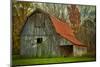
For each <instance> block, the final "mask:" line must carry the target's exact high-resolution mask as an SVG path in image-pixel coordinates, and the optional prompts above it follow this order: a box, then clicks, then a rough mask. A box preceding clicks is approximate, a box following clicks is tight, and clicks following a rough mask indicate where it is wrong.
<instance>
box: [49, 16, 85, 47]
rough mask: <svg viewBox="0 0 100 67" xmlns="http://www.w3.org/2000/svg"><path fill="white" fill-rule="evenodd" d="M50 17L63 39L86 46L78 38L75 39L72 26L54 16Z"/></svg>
mask: <svg viewBox="0 0 100 67" xmlns="http://www.w3.org/2000/svg"><path fill="white" fill-rule="evenodd" d="M50 18H51V20H52V23H53V25H54V27H55V29H56V32H57V33H59V34H60V35H61V36H62V37H64V38H65V39H67V40H69V41H71V42H72V43H73V45H76V46H82V47H86V46H85V45H83V44H82V43H81V42H80V41H79V40H77V39H76V37H75V35H74V33H73V30H72V28H71V27H70V26H69V24H68V23H67V22H62V21H60V20H59V19H57V18H56V17H54V16H50Z"/></svg>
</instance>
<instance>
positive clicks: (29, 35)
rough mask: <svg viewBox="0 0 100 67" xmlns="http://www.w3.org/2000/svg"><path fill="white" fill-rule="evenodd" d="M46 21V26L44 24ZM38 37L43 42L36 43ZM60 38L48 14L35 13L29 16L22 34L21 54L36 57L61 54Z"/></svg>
mask: <svg viewBox="0 0 100 67" xmlns="http://www.w3.org/2000/svg"><path fill="white" fill-rule="evenodd" d="M43 23H45V26H43V25H42V24H43ZM37 38H42V39H43V42H42V43H40V44H37V43H36V39H37ZM58 45H59V42H58V39H57V36H56V33H55V30H54V28H53V26H52V22H51V21H50V19H49V18H48V16H46V15H43V14H34V15H32V16H31V17H29V19H28V21H27V23H26V24H25V26H24V29H23V31H22V35H21V55H26V56H34V57H54V56H61V53H60V51H59V49H58Z"/></svg>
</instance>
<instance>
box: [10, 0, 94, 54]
mask: <svg viewBox="0 0 100 67" xmlns="http://www.w3.org/2000/svg"><path fill="white" fill-rule="evenodd" d="M36 8H41V9H42V10H44V11H45V12H48V13H49V14H51V15H54V16H56V17H57V18H58V19H60V20H62V21H66V23H69V24H70V25H71V27H72V28H73V30H74V31H76V32H74V33H75V35H76V37H77V38H78V39H79V40H80V41H81V42H83V43H84V44H86V45H88V46H89V47H88V51H89V52H91V53H95V43H96V16H95V15H96V14H95V12H96V9H95V7H94V6H89V5H88V6H86V5H85V6H83V5H72V6H71V5H65V4H50V3H32V2H31V3H30V2H16V1H14V2H13V4H12V19H13V20H12V25H13V30H12V33H13V44H12V45H13V54H19V50H20V32H21V29H22V27H23V25H24V23H25V21H26V19H27V17H28V16H29V15H30V14H31V13H32V12H33V11H34V10H35V9H36ZM73 11H74V12H73Z"/></svg>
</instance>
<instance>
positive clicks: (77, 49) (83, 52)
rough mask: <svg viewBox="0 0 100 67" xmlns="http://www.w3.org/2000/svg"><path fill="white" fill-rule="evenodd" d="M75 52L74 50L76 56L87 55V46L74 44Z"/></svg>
mask: <svg viewBox="0 0 100 67" xmlns="http://www.w3.org/2000/svg"><path fill="white" fill-rule="evenodd" d="M73 52H74V56H82V55H86V53H87V48H86V47H78V46H73Z"/></svg>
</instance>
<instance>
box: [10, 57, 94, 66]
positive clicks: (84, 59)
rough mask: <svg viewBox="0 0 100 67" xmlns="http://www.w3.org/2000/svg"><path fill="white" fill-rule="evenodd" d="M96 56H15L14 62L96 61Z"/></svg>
mask: <svg viewBox="0 0 100 67" xmlns="http://www.w3.org/2000/svg"><path fill="white" fill-rule="evenodd" d="M95 60H96V59H95V58H94V57H59V58H18V56H16V57H13V59H12V64H13V65H14V66H15V65H37V64H54V63H69V62H85V61H95Z"/></svg>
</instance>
